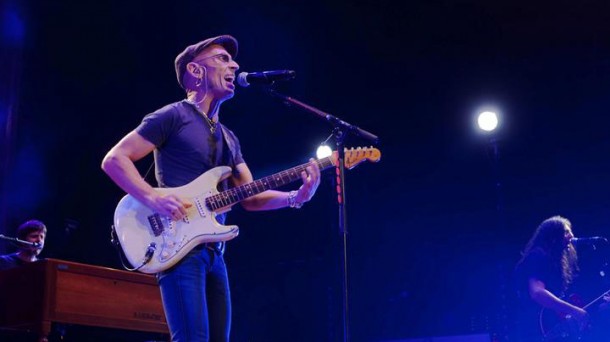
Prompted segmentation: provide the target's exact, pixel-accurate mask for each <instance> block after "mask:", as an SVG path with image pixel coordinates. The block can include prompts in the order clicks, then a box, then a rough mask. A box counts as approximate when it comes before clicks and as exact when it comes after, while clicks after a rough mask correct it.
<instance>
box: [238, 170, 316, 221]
mask: <svg viewBox="0 0 610 342" xmlns="http://www.w3.org/2000/svg"><path fill="white" fill-rule="evenodd" d="M310 164H311V165H309V166H308V167H307V168H306V170H307V172H305V171H303V172H302V173H301V179H302V180H303V185H302V186H301V187H300V188H299V190H298V191H297V193H296V196H295V198H294V200H295V202H296V203H300V204H303V203H305V202H308V201H309V200H311V198H312V197H313V195H314V194H315V193H316V190H317V189H318V185H320V168H319V167H318V164H316V163H314V162H313V159H312V160H311V163H310ZM236 168H237V171H238V175H239V176H238V177H235V176H233V177H232V178H231V179H232V182H233V184H234V185H235V186H240V185H243V184H246V183H250V182H252V181H254V179H253V177H252V172H250V169H249V168H248V166H247V165H246V164H245V163H241V164H238V165H237V166H236ZM289 195H290V192H284V191H276V190H267V191H264V192H261V193H260V194H258V195H255V196H252V197H250V198H248V199H245V200H243V201H242V202H241V205H242V206H243V207H244V209H246V210H249V211H261V210H273V209H279V208H284V207H287V206H288V196H289Z"/></svg>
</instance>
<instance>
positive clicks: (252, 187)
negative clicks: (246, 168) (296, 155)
mask: <svg viewBox="0 0 610 342" xmlns="http://www.w3.org/2000/svg"><path fill="white" fill-rule="evenodd" d="M315 163H316V164H318V167H319V168H320V170H326V169H328V168H329V167H331V166H334V163H333V159H332V157H326V158H322V159H318V160H316V161H315ZM307 166H309V163H306V164H302V165H299V166H295V167H293V168H291V169H288V170H285V171H281V172H278V173H276V174H273V175H271V176H267V177H264V178H261V179H259V180H255V181H254V182H251V183H248V184H244V185H240V186H237V187H234V188H232V189H229V190H226V191H223V192H220V193H218V194H216V195H212V196H210V197H208V198H206V199H205V203H206V206H207V207H208V209H210V210H212V211H214V210H218V209H220V208H225V207H230V206H232V205H233V204H235V203H237V202H240V201H243V200H245V199H246V198H249V197H252V196H254V195H257V194H260V193H261V192H263V191H267V190H272V189H276V188H279V187H281V186H283V185H286V184H290V183H292V182H295V181H297V180H299V179H301V172H303V171H305V168H306V167H307Z"/></svg>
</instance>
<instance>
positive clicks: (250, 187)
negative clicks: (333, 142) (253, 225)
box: [114, 147, 381, 273]
mask: <svg viewBox="0 0 610 342" xmlns="http://www.w3.org/2000/svg"><path fill="white" fill-rule="evenodd" d="M380 157H381V152H379V150H378V149H376V148H372V147H371V148H360V147H358V148H357V149H353V148H352V149H349V150H348V149H345V159H344V165H345V167H347V168H348V169H351V168H353V167H355V166H356V165H358V164H359V163H361V162H363V161H365V160H369V161H373V162H377V161H379V158H380ZM336 162H337V152H336V151H335V152H334V153H333V154H332V155H331V156H328V157H325V158H321V159H319V160H317V161H316V163H317V165H318V167H319V168H320V170H325V169H327V168H329V167H332V166H335V165H336ZM309 165H310V164H309V163H306V164H302V165H299V166H295V167H293V168H291V169H288V170H285V171H281V172H278V173H276V174H273V175H271V176H267V177H264V178H261V179H259V180H256V181H253V182H250V183H247V184H242V185H240V186H236V187H234V188H231V189H229V190H225V191H223V192H218V189H217V187H218V183H220V182H221V181H223V180H225V179H226V178H227V177H229V176H230V175H231V168H230V167H228V166H219V167H216V168H213V169H211V170H209V171H207V172H206V173H204V174H203V175H201V176H199V177H197V178H196V179H195V180H194V181H192V182H190V183H189V184H187V185H184V186H181V187H177V188H157V189H156V191H158V192H159V193H161V194H174V195H176V196H178V197H180V198H181V199H183V200H186V201H188V202H191V203H192V204H193V205H192V206H191V207H190V208H188V209H187V214H186V215H185V217H184V218H183V219H182V220H179V221H174V220H173V219H171V218H170V217H167V216H161V215H159V214H158V213H155V212H154V211H152V210H151V209H150V208H148V207H147V206H146V205H144V204H142V203H141V202H139V201H138V200H136V199H135V198H134V197H132V196H131V195H126V196H125V197H123V199H121V201H120V202H119V204H118V205H117V208H116V210H115V212H114V228H115V231H116V233H117V238H118V240H119V242H120V244H121V248H122V249H123V252H124V254H125V256H126V258H127V260H128V261H129V263H130V264H131V265H132V266H134V267H135V269H136V270H138V271H140V272H143V273H157V272H161V271H164V270H166V269H168V268H170V267H172V266H174V265H175V264H177V263H178V262H179V261H180V260H181V259H182V258H183V257H184V256H185V255H186V254H187V253H188V252H190V251H191V250H192V249H193V248H194V247H195V246H197V245H199V244H201V243H205V242H219V241H228V240H231V239H233V238H234V237H236V236H237V235H238V234H239V228H238V227H237V226H224V225H221V224H219V223H218V221H216V215H217V214H221V213H224V212H226V211H228V210H230V208H231V206H232V205H234V204H235V203H237V202H240V201H243V200H244V199H246V198H249V197H252V196H255V195H257V194H259V193H261V192H263V191H266V190H271V189H275V188H278V187H280V186H283V185H286V184H289V183H292V182H295V181H298V180H300V179H301V173H302V172H303V171H305V170H306V168H307V167H308V166H309Z"/></svg>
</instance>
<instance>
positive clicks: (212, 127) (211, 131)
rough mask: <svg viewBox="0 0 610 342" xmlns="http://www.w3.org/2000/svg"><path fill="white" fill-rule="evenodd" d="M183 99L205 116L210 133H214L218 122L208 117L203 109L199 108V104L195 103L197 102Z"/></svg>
mask: <svg viewBox="0 0 610 342" xmlns="http://www.w3.org/2000/svg"><path fill="white" fill-rule="evenodd" d="M185 101H186V102H188V103H190V104H191V105H192V106H193V107H195V110H197V112H198V113H199V114H201V115H202V116H203V117H204V118H205V121H206V122H207V123H208V125H209V126H210V133H212V134H214V133H216V126H217V125H218V122H214V120H212V119H210V118H209V117H208V115H207V114H206V113H205V112H204V111H202V110H201V109H199V106H198V105H197V103H195V102H193V101H191V100H189V99H186V100H185Z"/></svg>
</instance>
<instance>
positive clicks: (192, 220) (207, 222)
mask: <svg viewBox="0 0 610 342" xmlns="http://www.w3.org/2000/svg"><path fill="white" fill-rule="evenodd" d="M230 174H231V168H230V167H227V166H219V167H216V168H213V169H211V170H209V171H207V172H206V173H204V174H203V175H201V176H199V177H197V178H196V179H195V180H194V181H192V182H191V183H189V184H187V185H184V186H181V187H177V188H157V189H156V190H157V191H158V192H160V193H165V194H169V193H171V194H175V195H177V196H179V197H180V198H182V199H184V200H186V201H189V202H191V203H193V206H192V207H190V208H189V209H188V211H187V215H185V217H184V219H182V220H180V221H174V220H172V219H171V218H169V217H166V216H161V215H159V214H156V213H155V212H153V211H152V210H151V209H150V208H148V207H147V206H145V205H144V204H142V203H141V202H139V201H138V200H136V199H135V198H134V197H132V196H131V195H126V196H125V197H123V199H121V201H120V202H119V204H118V205H117V208H116V210H115V213H114V226H115V230H116V233H117V237H118V239H119V241H120V243H121V247H122V249H123V252H124V253H125V256H126V258H127V260H128V261H129V263H131V265H133V266H136V267H137V266H140V265H142V264H143V266H142V267H141V268H139V269H138V270H139V271H140V272H143V273H157V272H160V271H164V270H166V269H168V268H170V267H172V266H174V265H175V264H176V263H178V261H180V260H181V259H182V258H183V257H184V256H185V255H186V254H187V253H188V252H189V251H191V250H192V249H193V248H194V247H195V246H197V245H199V244H201V243H204V242H218V241H228V240H231V239H233V238H234V237H236V236H237V235H238V234H239V228H238V227H237V226H224V225H221V224H219V223H218V221H216V214H217V213H216V212H214V211H211V210H210V209H209V208H208V207H207V206H206V205H205V198H207V197H209V196H212V195H215V194H218V190H217V186H218V183H219V182H221V181H222V180H224V179H225V178H227V177H229V175H230ZM225 211H226V210H225ZM151 251H152V256H151V255H150V253H151ZM147 253H148V255H147ZM147 259H149V260H148V261H146V260H147Z"/></svg>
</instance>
